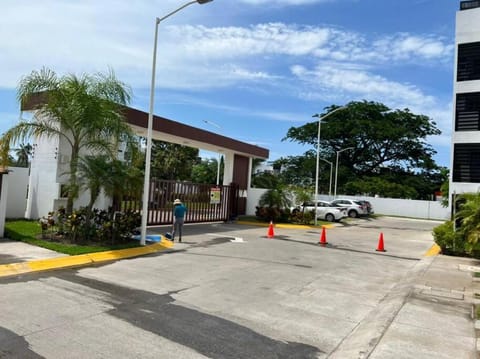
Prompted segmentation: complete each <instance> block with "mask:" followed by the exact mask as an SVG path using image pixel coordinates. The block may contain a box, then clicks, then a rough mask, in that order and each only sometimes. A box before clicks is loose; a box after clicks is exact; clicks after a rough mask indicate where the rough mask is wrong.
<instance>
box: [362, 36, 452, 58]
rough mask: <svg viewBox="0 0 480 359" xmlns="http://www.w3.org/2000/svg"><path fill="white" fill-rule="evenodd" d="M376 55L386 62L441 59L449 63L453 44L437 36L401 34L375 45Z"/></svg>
mask: <svg viewBox="0 0 480 359" xmlns="http://www.w3.org/2000/svg"><path fill="white" fill-rule="evenodd" d="M372 48H373V50H374V53H375V54H377V55H378V56H380V57H381V58H384V59H385V60H388V59H393V60H395V61H402V60H416V59H418V58H423V59H426V60H430V59H439V60H443V61H449V60H450V59H451V56H452V55H453V48H454V46H453V43H451V42H446V41H445V40H444V39H442V38H440V37H435V36H428V35H427V36H423V37H422V36H418V35H411V34H406V33H399V34H395V35H391V36H386V37H384V38H382V39H379V40H377V41H375V42H374V43H373V46H372Z"/></svg>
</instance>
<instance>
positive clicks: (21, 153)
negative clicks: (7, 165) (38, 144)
mask: <svg viewBox="0 0 480 359" xmlns="http://www.w3.org/2000/svg"><path fill="white" fill-rule="evenodd" d="M15 155H16V156H17V162H16V165H17V166H18V167H28V164H29V162H30V156H31V155H32V145H31V144H29V143H27V144H25V143H22V144H20V145H19V147H18V148H16V149H15Z"/></svg>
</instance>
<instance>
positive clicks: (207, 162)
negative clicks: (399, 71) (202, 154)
mask: <svg viewBox="0 0 480 359" xmlns="http://www.w3.org/2000/svg"><path fill="white" fill-rule="evenodd" d="M222 168H223V161H221V162H220V179H219V183H220V184H221V183H223V170H222ZM217 169H218V160H217V159H216V158H203V159H202V160H201V162H200V163H196V164H194V165H193V166H192V176H191V180H192V182H195V183H209V184H216V182H217Z"/></svg>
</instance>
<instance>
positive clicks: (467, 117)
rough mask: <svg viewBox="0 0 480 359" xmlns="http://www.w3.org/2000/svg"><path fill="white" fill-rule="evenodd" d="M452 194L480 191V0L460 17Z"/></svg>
mask: <svg viewBox="0 0 480 359" xmlns="http://www.w3.org/2000/svg"><path fill="white" fill-rule="evenodd" d="M455 49H456V50H455V69H454V100H453V131H452V150H451V151H452V152H451V164H450V168H451V171H450V196H452V194H454V193H456V194H459V193H465V192H478V191H480V1H478V0H477V1H461V2H460V10H459V11H458V12H457V17H456V33H455Z"/></svg>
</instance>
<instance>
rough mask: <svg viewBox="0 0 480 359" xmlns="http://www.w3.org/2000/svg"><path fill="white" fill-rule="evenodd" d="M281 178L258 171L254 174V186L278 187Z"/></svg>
mask: <svg viewBox="0 0 480 359" xmlns="http://www.w3.org/2000/svg"><path fill="white" fill-rule="evenodd" d="M280 183H281V180H280V178H279V177H278V176H277V175H275V174H273V173H268V172H261V173H257V174H255V175H254V176H253V179H252V187H254V188H276V187H278V186H279V185H280Z"/></svg>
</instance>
